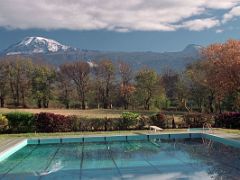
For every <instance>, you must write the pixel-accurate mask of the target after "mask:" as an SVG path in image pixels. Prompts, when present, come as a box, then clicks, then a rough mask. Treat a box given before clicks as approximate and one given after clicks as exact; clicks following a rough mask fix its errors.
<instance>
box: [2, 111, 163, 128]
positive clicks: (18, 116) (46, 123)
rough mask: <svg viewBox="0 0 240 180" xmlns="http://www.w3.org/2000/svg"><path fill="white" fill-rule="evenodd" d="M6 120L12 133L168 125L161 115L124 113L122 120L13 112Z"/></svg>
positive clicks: (8, 114) (7, 115)
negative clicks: (149, 115)
mask: <svg viewBox="0 0 240 180" xmlns="http://www.w3.org/2000/svg"><path fill="white" fill-rule="evenodd" d="M6 118H7V119H8V121H9V122H8V125H9V129H8V132H10V133H26V132H77V131H112V130H134V129H144V128H146V127H148V126H150V125H156V126H159V127H162V128H165V125H166V123H165V122H166V117H165V115H164V114H161V113H159V114H155V115H153V116H151V117H148V116H140V115H139V114H137V113H132V112H124V113H123V114H122V116H121V117H120V118H104V119H102V118H101V119H100V118H91V119H89V118H85V117H79V116H64V115H59V114H54V113H39V114H32V113H25V112H11V113H7V114H6Z"/></svg>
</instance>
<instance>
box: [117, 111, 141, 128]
mask: <svg viewBox="0 0 240 180" xmlns="http://www.w3.org/2000/svg"><path fill="white" fill-rule="evenodd" d="M138 117H139V114H137V113H133V112H123V113H122V117H121V119H119V121H118V128H119V129H120V130H123V129H133V128H135V127H136V124H137V119H138Z"/></svg>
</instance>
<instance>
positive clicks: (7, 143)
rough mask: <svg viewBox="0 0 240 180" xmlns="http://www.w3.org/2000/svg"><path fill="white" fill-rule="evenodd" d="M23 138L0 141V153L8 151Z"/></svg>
mask: <svg viewBox="0 0 240 180" xmlns="http://www.w3.org/2000/svg"><path fill="white" fill-rule="evenodd" d="M24 139H25V138H8V139H0V153H1V152H4V151H5V150H7V149H9V148H10V147H12V146H14V145H16V144H18V143H19V142H21V141H22V140H24Z"/></svg>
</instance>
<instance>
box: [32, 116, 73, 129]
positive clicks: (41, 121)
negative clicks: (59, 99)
mask: <svg viewBox="0 0 240 180" xmlns="http://www.w3.org/2000/svg"><path fill="white" fill-rule="evenodd" d="M72 126H73V120H72V118H71V117H69V116H64V115H59V114H54V113H39V114H36V129H37V131H38V132H70V131H72Z"/></svg>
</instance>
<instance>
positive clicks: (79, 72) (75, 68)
mask: <svg viewBox="0 0 240 180" xmlns="http://www.w3.org/2000/svg"><path fill="white" fill-rule="evenodd" d="M60 69H61V72H62V73H63V74H66V75H67V76H68V77H69V79H71V80H72V81H73V83H74V85H75V87H76V89H77V94H78V97H79V100H80V102H81V106H82V109H86V93H87V89H88V85H89V80H90V79H89V74H90V66H89V64H88V63H86V62H83V61H77V62H73V63H68V64H64V65H62V66H61V67H60Z"/></svg>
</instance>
